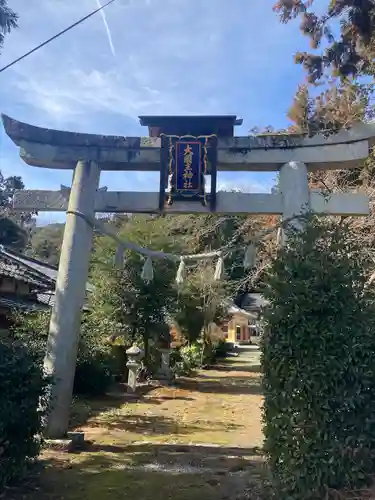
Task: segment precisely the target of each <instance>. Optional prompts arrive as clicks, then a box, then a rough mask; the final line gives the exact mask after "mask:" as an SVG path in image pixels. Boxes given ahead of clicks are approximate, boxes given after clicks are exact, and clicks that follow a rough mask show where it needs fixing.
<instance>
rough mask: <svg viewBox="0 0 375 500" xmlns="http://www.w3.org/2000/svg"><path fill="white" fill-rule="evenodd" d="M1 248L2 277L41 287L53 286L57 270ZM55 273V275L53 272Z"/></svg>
mask: <svg viewBox="0 0 375 500" xmlns="http://www.w3.org/2000/svg"><path fill="white" fill-rule="evenodd" d="M48 268H49V266H46V265H44V264H43V263H42V262H39V261H36V260H34V259H29V258H28V257H25V256H23V255H21V254H18V253H16V252H13V251H11V250H8V249H6V248H4V247H2V246H0V275H2V276H9V277H11V278H14V279H16V280H19V281H24V282H26V283H30V284H33V285H37V286H39V287H48V286H52V285H53V284H54V282H55V278H54V276H56V272H57V271H56V269H53V268H52V269H51V268H49V269H48ZM51 271H54V272H55V275H54V274H53V273H52V272H51Z"/></svg>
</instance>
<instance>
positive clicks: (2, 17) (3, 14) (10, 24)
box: [0, 0, 18, 49]
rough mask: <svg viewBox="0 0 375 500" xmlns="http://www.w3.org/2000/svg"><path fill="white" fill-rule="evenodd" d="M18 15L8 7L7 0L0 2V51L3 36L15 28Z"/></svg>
mask: <svg viewBox="0 0 375 500" xmlns="http://www.w3.org/2000/svg"><path fill="white" fill-rule="evenodd" d="M17 21H18V15H17V14H16V13H15V12H13V11H12V10H11V9H10V8H9V7H8V2H7V0H0V49H1V48H2V47H3V44H4V39H5V35H7V34H8V33H10V32H11V30H12V29H14V28H17V26H18V24H17Z"/></svg>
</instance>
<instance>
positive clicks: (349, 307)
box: [262, 219, 375, 500]
mask: <svg viewBox="0 0 375 500" xmlns="http://www.w3.org/2000/svg"><path fill="white" fill-rule="evenodd" d="M372 267H373V264H372V262H371V261H369V260H368V259H367V256H366V254H365V252H364V251H363V249H362V248H361V245H360V243H359V242H358V241H357V240H356V239H355V237H354V236H353V235H352V234H351V232H350V227H349V226H347V225H345V224H343V225H342V226H339V225H337V224H335V223H334V222H329V223H327V222H326V223H324V222H322V221H319V220H317V219H311V221H310V222H309V223H308V224H307V227H306V231H305V232H304V233H302V234H301V235H298V234H297V233H292V234H290V236H289V239H288V245H287V246H286V247H284V248H283V249H282V250H281V251H280V252H279V255H278V258H277V259H275V260H274V261H273V263H272V266H271V267H270V269H269V271H268V273H267V275H266V277H265V283H266V290H265V297H266V298H267V299H268V300H269V301H270V306H269V308H268V311H267V312H266V315H265V323H266V333H265V335H264V338H263V345H262V350H263V352H262V365H263V371H264V394H265V402H264V433H265V451H266V454H267V456H268V460H269V464H270V468H271V473H272V478H273V483H274V487H275V489H276V491H277V497H278V498H279V499H280V500H286V499H288V500H289V499H295V500H299V499H301V500H302V499H303V500H309V499H322V498H329V497H330V492H333V491H334V490H340V489H343V488H348V489H356V488H359V487H361V486H362V485H363V484H365V483H366V482H367V481H369V480H370V475H371V474H372V473H373V472H374V470H375V469H374V464H375V461H374V459H375V332H374V328H375V327H374V325H375V309H374V289H373V288H374V287H369V288H366V287H365V282H366V276H368V273H369V272H370V269H371V268H372Z"/></svg>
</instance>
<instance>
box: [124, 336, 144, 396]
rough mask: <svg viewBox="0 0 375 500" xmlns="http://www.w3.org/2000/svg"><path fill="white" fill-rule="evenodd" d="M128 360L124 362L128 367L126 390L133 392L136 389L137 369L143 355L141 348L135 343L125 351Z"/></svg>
mask: <svg viewBox="0 0 375 500" xmlns="http://www.w3.org/2000/svg"><path fill="white" fill-rule="evenodd" d="M126 355H127V357H128V362H127V363H126V366H127V368H128V369H129V374H128V392H131V393H135V391H136V389H137V371H138V369H139V368H140V367H141V363H140V361H141V360H142V358H143V356H144V351H143V349H140V348H139V347H138V346H137V345H136V344H133V345H132V346H131V347H130V348H129V349H128V350H127V351H126Z"/></svg>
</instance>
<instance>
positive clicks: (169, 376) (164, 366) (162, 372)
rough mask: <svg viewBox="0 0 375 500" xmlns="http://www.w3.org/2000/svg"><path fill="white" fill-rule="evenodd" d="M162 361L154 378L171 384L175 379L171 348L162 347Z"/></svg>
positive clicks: (162, 382)
mask: <svg viewBox="0 0 375 500" xmlns="http://www.w3.org/2000/svg"><path fill="white" fill-rule="evenodd" d="M160 354H161V362H160V368H159V369H158V371H157V372H156V374H155V377H154V379H156V380H158V381H159V382H160V383H161V384H163V385H164V384H171V383H172V382H173V381H174V375H173V373H172V370H171V367H170V355H171V350H170V349H160Z"/></svg>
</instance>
